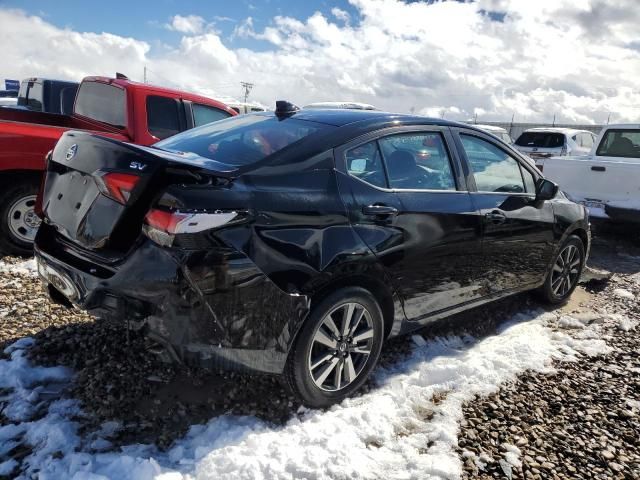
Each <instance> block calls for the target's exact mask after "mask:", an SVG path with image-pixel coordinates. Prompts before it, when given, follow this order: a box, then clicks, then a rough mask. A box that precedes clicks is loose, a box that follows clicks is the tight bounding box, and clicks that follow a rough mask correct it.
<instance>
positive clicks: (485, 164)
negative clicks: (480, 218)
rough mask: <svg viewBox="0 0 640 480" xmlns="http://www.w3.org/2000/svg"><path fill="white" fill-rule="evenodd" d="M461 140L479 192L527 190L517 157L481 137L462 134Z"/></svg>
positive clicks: (519, 191)
mask: <svg viewBox="0 0 640 480" xmlns="http://www.w3.org/2000/svg"><path fill="white" fill-rule="evenodd" d="M460 140H461V141H462V146H463V148H464V151H465V154H466V156H467V160H468V161H469V164H470V166H471V169H472V171H473V178H474V180H475V182H476V188H477V189H478V191H479V192H495V193H503V192H504V193H525V192H527V190H528V189H527V188H525V185H524V180H523V178H522V173H521V172H520V168H521V167H520V163H519V162H518V161H517V160H516V159H515V158H513V157H512V156H511V155H509V154H508V153H507V152H505V151H504V150H502V149H500V148H498V147H497V146H495V145H493V144H492V143H490V142H488V141H486V140H483V139H481V138H479V137H474V136H471V135H464V134H462V135H460ZM529 188H531V186H529Z"/></svg>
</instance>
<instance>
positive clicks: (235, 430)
mask: <svg viewBox="0 0 640 480" xmlns="http://www.w3.org/2000/svg"><path fill="white" fill-rule="evenodd" d="M556 321H557V317H556V316H555V315H554V314H552V313H543V312H539V311H537V312H529V313H523V314H518V315H516V316H515V317H514V318H513V319H512V321H510V322H508V323H506V324H504V325H503V326H502V327H501V328H500V329H499V331H498V332H497V334H495V335H493V336H490V337H487V338H483V339H476V338H473V337H470V336H450V337H441V338H436V339H432V340H425V339H424V338H422V337H420V338H421V339H422V340H423V342H424V344H421V343H422V342H420V341H418V342H415V338H414V342H415V343H416V345H415V346H414V348H413V352H412V354H411V355H410V356H409V357H408V358H406V359H404V360H402V361H399V362H397V363H396V364H394V365H393V366H390V367H387V368H379V369H378V372H377V374H376V377H375V383H376V388H374V389H373V390H372V391H371V392H370V393H368V394H366V395H363V396H360V397H356V398H351V399H348V400H345V401H344V402H342V404H340V405H336V406H334V407H332V408H331V409H329V410H327V411H318V410H303V411H302V412H301V414H300V416H296V417H294V418H292V419H291V420H290V421H289V422H288V423H286V424H285V425H283V426H274V425H271V424H267V423H265V422H263V421H261V420H259V419H257V418H254V417H231V416H220V417H217V418H213V419H212V420H210V421H209V422H208V423H207V424H206V425H196V426H193V427H191V429H190V430H189V432H188V433H187V435H186V436H185V437H184V438H182V439H181V440H179V441H177V442H176V443H175V444H174V446H173V447H172V448H171V449H170V450H169V451H167V452H161V451H159V450H158V449H157V448H156V447H155V446H153V445H130V446H127V447H123V448H121V449H120V450H119V451H113V452H107V453H103V452H98V453H96V452H95V450H92V447H93V448H96V447H97V448H98V450H100V449H102V448H108V444H107V442H108V440H107V439H108V437H109V436H110V435H112V434H113V433H114V432H115V431H117V429H118V428H119V425H118V424H117V423H115V422H109V424H105V425H103V426H102V428H101V429H100V430H99V431H98V432H93V434H90V435H86V434H85V437H84V438H81V437H80V435H79V433H78V424H77V422H76V421H74V419H77V417H78V416H79V415H82V412H81V411H80V410H79V408H78V405H77V403H76V402H75V401H74V400H57V401H55V402H51V403H50V404H46V402H43V401H42V397H41V395H42V394H43V392H44V391H45V390H46V389H47V388H50V385H51V384H56V383H57V384H60V383H63V384H64V382H68V381H69V379H70V373H69V372H68V371H67V370H66V369H63V368H60V367H54V368H43V367H35V366H32V365H29V362H28V360H27V359H26V356H25V351H26V349H27V348H28V347H29V346H30V345H31V343H32V341H30V340H28V339H25V340H24V341H20V342H17V343H16V344H14V345H12V346H11V347H9V348H8V349H7V350H6V353H7V354H10V355H11V359H10V360H3V361H2V363H0V388H3V389H5V391H9V393H8V394H6V395H5V396H4V397H2V398H0V404H6V410H5V415H6V412H7V411H8V412H9V414H10V418H11V419H12V421H13V422H14V423H13V424H10V425H5V426H4V427H0V462H1V461H2V460H5V459H4V458H3V452H5V453H6V452H7V451H8V450H7V448H8V449H9V450H10V449H11V448H13V447H14V446H16V445H17V444H19V443H26V444H28V445H30V446H31V447H32V449H33V452H32V453H31V454H30V455H29V456H27V457H26V458H25V460H24V461H23V464H22V466H23V467H26V471H24V472H22V474H23V475H24V477H25V478H28V477H30V476H31V475H32V474H35V472H37V471H39V473H38V476H39V477H40V478H42V479H44V480H46V479H48V478H51V479H53V478H72V479H101V480H102V479H105V478H106V479H109V478H118V479H125V480H126V479H142V480H151V479H160V480H187V479H189V480H206V479H215V480H218V479H226V478H229V479H234V480H242V479H256V478H269V479H293V478H315V479H331V478H350V479H377V478H387V479H400V478H402V479H405V478H434V479H437V478H458V477H460V475H461V474H462V464H461V462H460V458H459V456H458V454H457V451H456V448H457V443H458V431H459V423H460V421H461V420H462V418H463V415H462V405H463V404H464V403H465V402H467V401H470V400H472V399H473V398H474V397H475V396H476V395H481V396H484V395H488V394H490V393H492V392H495V391H496V390H497V389H498V388H499V387H500V385H501V384H502V383H503V382H505V381H508V380H512V379H513V378H515V377H516V376H517V375H518V374H520V373H522V372H523V371H525V370H534V371H538V372H545V371H550V370H551V368H550V364H549V362H550V360H551V359H553V358H558V359H574V358H576V357H577V356H579V355H581V354H582V353H586V354H593V352H603V351H604V350H605V347H606V345H605V344H604V342H603V341H602V340H601V339H600V338H594V337H598V335H597V334H595V333H592V334H591V338H589V336H588V335H584V336H583V337H582V338H579V339H573V338H571V337H569V336H568V335H565V334H563V333H562V332H554V331H553V327H554V325H556V324H557V323H556ZM594 328H596V327H594ZM589 330H591V327H590V328H585V329H583V330H582V331H580V332H579V333H582V332H587V331H589ZM443 392H446V394H443ZM434 398H436V399H437V400H434ZM36 413H39V416H38V417H37V418H39V419H38V420H36V421H33V420H32V417H33V416H34V415H35V414H36ZM504 450H505V453H504V459H501V460H500V461H501V465H503V469H507V470H510V469H511V468H512V467H514V466H516V465H518V462H520V453H519V450H518V449H517V447H514V446H511V445H508V446H504ZM474 461H475V462H476V464H477V465H478V466H479V467H481V466H482V465H483V464H484V463H486V461H487V458H486V457H483V456H482V455H481V456H479V457H474ZM14 467H15V465H14V464H8V463H7V462H6V461H5V463H0V468H4V469H6V470H9V469H13V468H14Z"/></svg>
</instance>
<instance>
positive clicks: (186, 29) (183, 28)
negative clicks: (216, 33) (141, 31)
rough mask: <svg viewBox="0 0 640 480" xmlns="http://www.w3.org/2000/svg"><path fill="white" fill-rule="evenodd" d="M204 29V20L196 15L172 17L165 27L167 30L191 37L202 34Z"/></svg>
mask: <svg viewBox="0 0 640 480" xmlns="http://www.w3.org/2000/svg"><path fill="white" fill-rule="evenodd" d="M204 27H205V21H204V18H202V17H200V16H198V15H186V16H182V15H174V16H173V17H171V22H170V23H169V24H168V25H167V28H168V29H169V30H175V31H176V32H180V33H186V34H193V35H195V34H198V33H202V31H203V30H204Z"/></svg>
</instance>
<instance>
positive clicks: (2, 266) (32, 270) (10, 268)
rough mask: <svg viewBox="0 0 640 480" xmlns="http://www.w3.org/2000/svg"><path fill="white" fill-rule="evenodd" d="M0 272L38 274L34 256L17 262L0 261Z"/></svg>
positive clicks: (29, 275)
mask: <svg viewBox="0 0 640 480" xmlns="http://www.w3.org/2000/svg"><path fill="white" fill-rule="evenodd" d="M0 273H13V274H15V275H24V276H28V277H36V276H38V266H37V264H36V260H35V258H32V259H30V260H25V261H23V262H19V263H6V262H2V261H0Z"/></svg>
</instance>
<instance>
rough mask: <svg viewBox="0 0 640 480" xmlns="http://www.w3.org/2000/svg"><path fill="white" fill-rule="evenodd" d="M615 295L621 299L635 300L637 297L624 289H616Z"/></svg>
mask: <svg viewBox="0 0 640 480" xmlns="http://www.w3.org/2000/svg"><path fill="white" fill-rule="evenodd" d="M613 294H614V295H615V296H616V297H619V298H625V299H630V300H633V299H634V298H636V296H635V295H634V294H633V293H631V292H630V291H629V290H625V289H624V288H616V289H614V290H613Z"/></svg>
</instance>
